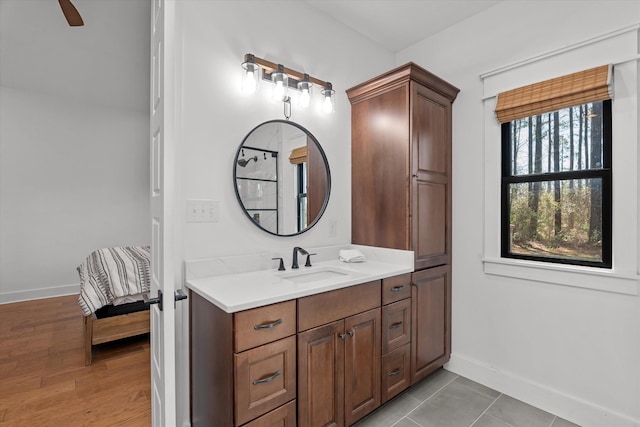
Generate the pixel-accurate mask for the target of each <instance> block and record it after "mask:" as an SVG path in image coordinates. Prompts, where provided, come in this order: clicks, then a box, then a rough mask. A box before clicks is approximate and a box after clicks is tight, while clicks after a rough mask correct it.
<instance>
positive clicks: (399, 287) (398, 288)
mask: <svg viewBox="0 0 640 427" xmlns="http://www.w3.org/2000/svg"><path fill="white" fill-rule="evenodd" d="M402 288H404V285H400V286H394V287H393V288H391V292H399V291H401V290H402Z"/></svg>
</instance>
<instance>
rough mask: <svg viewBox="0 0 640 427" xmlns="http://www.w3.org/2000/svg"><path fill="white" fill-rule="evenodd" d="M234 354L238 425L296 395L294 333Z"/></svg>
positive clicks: (236, 419) (236, 421)
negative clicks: (291, 335)
mask: <svg viewBox="0 0 640 427" xmlns="http://www.w3.org/2000/svg"><path fill="white" fill-rule="evenodd" d="M234 357H235V360H234V364H235V388H234V390H235V391H234V394H235V408H234V409H235V423H236V426H239V425H241V424H244V423H246V422H247V421H250V420H252V419H254V418H257V417H259V416H260V415H263V414H265V413H267V412H269V411H271V410H272V409H275V408H277V407H278V406H280V405H282V404H284V403H286V402H288V401H290V400H293V399H295V397H296V337H295V336H293V337H289V338H285V339H282V340H279V341H276V342H272V343H270V344H265V345H263V346H260V347H256V348H254V349H251V350H247V351H244V352H242V353H239V354H236V355H235V356H234ZM214 398H215V397H214Z"/></svg>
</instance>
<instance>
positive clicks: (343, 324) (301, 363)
mask: <svg viewBox="0 0 640 427" xmlns="http://www.w3.org/2000/svg"><path fill="white" fill-rule="evenodd" d="M380 289H381V287H380V281H376V282H370V283H365V284H363V285H358V286H353V287H351V288H346V289H340V290H337V291H332V292H326V293H323V294H318V295H313V296H310V297H305V298H301V299H299V300H298V310H299V311H298V313H299V320H298V325H299V328H300V329H301V330H302V329H304V328H312V329H309V330H306V331H301V332H300V333H299V334H298V402H301V403H299V406H298V426H299V427H315V426H335V427H343V426H349V425H351V424H353V423H355V422H356V421H357V420H359V419H360V418H362V417H364V416H365V415H367V414H368V413H370V412H371V411H373V410H374V409H376V408H377V407H378V406H379V405H380V392H381V390H380V357H381V353H380V337H381V312H380V295H381V290H380ZM365 309H366V310H367V311H363V312H361V311H362V310H365ZM344 316H347V317H344ZM340 317H342V318H340ZM336 319H339V320H336ZM332 320H333V322H332V323H329V324H323V323H326V322H327V321H332ZM318 325H321V326H318Z"/></svg>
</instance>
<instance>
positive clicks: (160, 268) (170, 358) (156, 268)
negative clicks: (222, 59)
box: [149, 0, 176, 427]
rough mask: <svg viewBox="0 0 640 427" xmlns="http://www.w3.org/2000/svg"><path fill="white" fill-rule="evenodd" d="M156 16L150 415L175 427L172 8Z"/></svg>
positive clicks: (160, 426)
mask: <svg viewBox="0 0 640 427" xmlns="http://www.w3.org/2000/svg"><path fill="white" fill-rule="evenodd" d="M152 1H153V6H152V14H151V96H150V97H151V105H150V108H151V112H150V114H151V127H150V141H151V224H152V225H151V227H152V232H151V292H150V295H149V296H150V297H151V298H158V297H159V296H160V295H161V297H160V304H154V305H152V306H151V395H152V396H151V414H152V425H153V426H154V427H156V426H157V427H164V426H173V425H175V424H176V396H175V394H176V392H175V390H176V367H175V364H176V363H175V308H174V307H175V306H174V288H175V284H174V266H173V262H174V261H173V260H174V257H173V250H174V242H173V218H172V212H173V202H174V194H175V189H174V187H173V182H174V179H173V178H174V176H175V163H174V162H175V160H174V159H175V156H174V153H173V149H174V145H175V141H174V136H173V130H174V122H173V119H172V117H173V116H172V114H171V112H172V111H173V105H174V102H173V97H172V90H167V88H171V83H172V78H173V74H172V72H171V70H172V57H171V56H172V55H171V50H172V43H171V34H172V31H173V28H172V23H173V19H172V17H173V8H174V3H173V2H172V1H170V0H167V1H165V0H152Z"/></svg>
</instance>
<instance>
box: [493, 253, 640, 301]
mask: <svg viewBox="0 0 640 427" xmlns="http://www.w3.org/2000/svg"><path fill="white" fill-rule="evenodd" d="M482 262H483V264H484V272H485V273H486V274H491V275H495V276H505V277H514V278H517V279H525V280H533V281H537V282H543V283H551V284H554V285H563V286H572V287H577V288H584V289H592V290H597V291H603V292H612V293H618V294H624V295H638V287H639V285H640V276H638V275H635V276H634V275H621V274H616V273H614V272H612V271H610V270H602V269H599V268H591V267H579V266H571V265H558V264H554V265H551V264H548V263H544V262H535V261H523V260H515V259H505V258H498V259H496V258H484V259H483V260H482Z"/></svg>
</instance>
